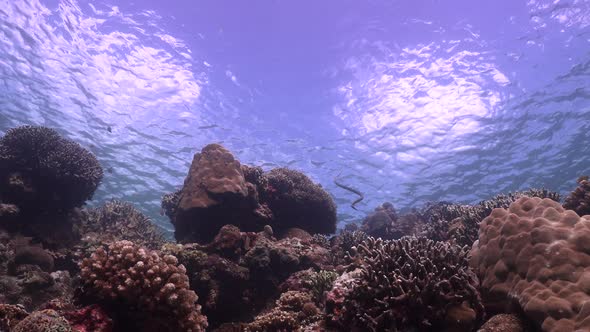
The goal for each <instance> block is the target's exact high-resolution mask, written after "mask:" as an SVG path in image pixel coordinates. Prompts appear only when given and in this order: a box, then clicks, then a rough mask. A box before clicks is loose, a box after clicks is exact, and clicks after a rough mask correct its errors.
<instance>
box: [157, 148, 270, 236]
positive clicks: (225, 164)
mask: <svg viewBox="0 0 590 332" xmlns="http://www.w3.org/2000/svg"><path fill="white" fill-rule="evenodd" d="M165 199H167V202H166V203H165V204H164V203H163V206H164V205H165V206H166V207H167V208H166V210H167V211H169V212H167V213H168V214H171V215H173V216H174V218H173V219H172V223H173V224H174V228H175V232H174V235H175V237H176V240H177V241H179V242H185V243H187V242H201V243H207V242H209V241H211V240H212V239H213V237H214V236H215V234H217V232H218V231H219V229H220V228H221V227H222V226H224V225H226V224H233V225H236V226H238V227H239V228H240V229H242V230H244V231H259V230H261V229H262V227H263V226H264V225H266V224H268V223H269V220H270V217H269V216H266V215H263V214H260V213H257V212H258V210H257V208H258V202H257V200H256V189H255V187H254V185H252V184H251V183H249V182H247V181H246V179H245V178H244V174H243V172H242V167H241V165H240V162H239V161H237V160H236V159H234V157H233V155H232V154H231V153H230V152H229V151H227V150H226V149H225V148H223V147H222V146H221V145H218V144H210V145H207V146H205V147H204V148H203V150H202V151H201V153H197V154H195V156H194V159H193V162H192V164H191V167H190V170H189V173H188V176H187V177H186V180H185V181H184V186H183V188H182V190H181V192H180V196H179V200H178V206H177V207H176V211H175V212H172V211H174V207H173V205H172V204H170V203H173V201H174V196H165ZM169 202H170V203H169Z"/></svg>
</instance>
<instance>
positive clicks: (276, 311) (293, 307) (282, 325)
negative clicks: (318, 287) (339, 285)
mask: <svg viewBox="0 0 590 332" xmlns="http://www.w3.org/2000/svg"><path fill="white" fill-rule="evenodd" d="M319 319H320V316H319V309H318V308H317V307H316V306H315V304H313V302H312V298H311V295H310V294H308V293H305V292H298V291H288V292H285V293H283V294H281V297H280V298H279V299H278V300H277V301H276V304H275V307H274V308H273V309H271V310H269V311H267V312H264V313H262V314H260V315H258V316H256V318H255V319H254V321H253V322H251V323H249V324H247V325H246V327H245V329H244V331H245V332H254V331H299V330H301V329H302V327H303V326H305V325H309V324H312V323H314V322H315V321H317V320H319Z"/></svg>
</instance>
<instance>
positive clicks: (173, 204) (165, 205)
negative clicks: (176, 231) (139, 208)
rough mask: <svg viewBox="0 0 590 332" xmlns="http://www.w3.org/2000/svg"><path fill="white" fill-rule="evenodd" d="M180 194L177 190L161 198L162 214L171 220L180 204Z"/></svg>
mask: <svg viewBox="0 0 590 332" xmlns="http://www.w3.org/2000/svg"><path fill="white" fill-rule="evenodd" d="M180 193H181V190H177V191H175V192H172V193H168V194H166V195H164V196H162V212H164V214H166V216H168V218H170V219H171V220H172V219H174V218H175V216H176V211H177V210H178V203H179V202H180Z"/></svg>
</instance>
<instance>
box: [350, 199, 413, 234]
mask: <svg viewBox="0 0 590 332" xmlns="http://www.w3.org/2000/svg"><path fill="white" fill-rule="evenodd" d="M396 221H397V212H396V211H395V208H394V207H393V204H391V203H387V202H386V203H383V204H382V205H380V206H378V207H377V208H375V211H374V212H373V213H371V214H369V215H368V216H367V217H366V218H365V219H364V220H363V222H362V225H361V231H363V232H365V233H366V234H367V235H369V236H372V237H376V238H377V237H380V238H382V239H393V238H396V239H399V238H400V237H402V236H404V235H409V234H405V232H404V231H398V230H395V229H394V228H395V223H396ZM394 233H395V234H394Z"/></svg>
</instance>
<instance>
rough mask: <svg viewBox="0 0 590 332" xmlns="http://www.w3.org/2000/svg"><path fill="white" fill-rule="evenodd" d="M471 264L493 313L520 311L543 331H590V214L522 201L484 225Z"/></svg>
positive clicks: (494, 213)
mask: <svg viewBox="0 0 590 332" xmlns="http://www.w3.org/2000/svg"><path fill="white" fill-rule="evenodd" d="M470 264H471V266H472V267H473V268H474V270H475V271H476V273H477V274H478V275H479V277H480V279H481V290H482V296H483V299H484V301H485V303H486V308H489V309H490V310H491V311H494V312H502V311H504V312H505V311H507V310H513V311H517V312H518V311H523V312H524V314H525V315H526V316H527V317H528V318H530V319H531V320H534V321H535V322H536V324H537V326H538V327H541V329H542V330H543V331H574V330H576V331H582V330H590V307H589V306H588V303H590V293H589V292H588V289H589V288H588V287H589V286H588V285H590V216H584V217H579V216H578V215H577V214H576V213H575V212H574V211H571V210H565V209H564V208H563V207H562V206H561V205H560V204H559V203H558V202H556V201H553V200H551V199H547V198H545V199H541V198H536V197H535V198H530V197H522V198H520V199H518V200H517V201H516V202H514V203H512V204H511V205H510V207H509V208H508V209H494V210H493V211H492V213H491V214H490V216H488V217H487V218H485V219H484V220H483V221H482V223H481V225H480V231H479V240H478V242H476V243H475V244H474V245H473V249H472V251H471V260H470Z"/></svg>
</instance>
